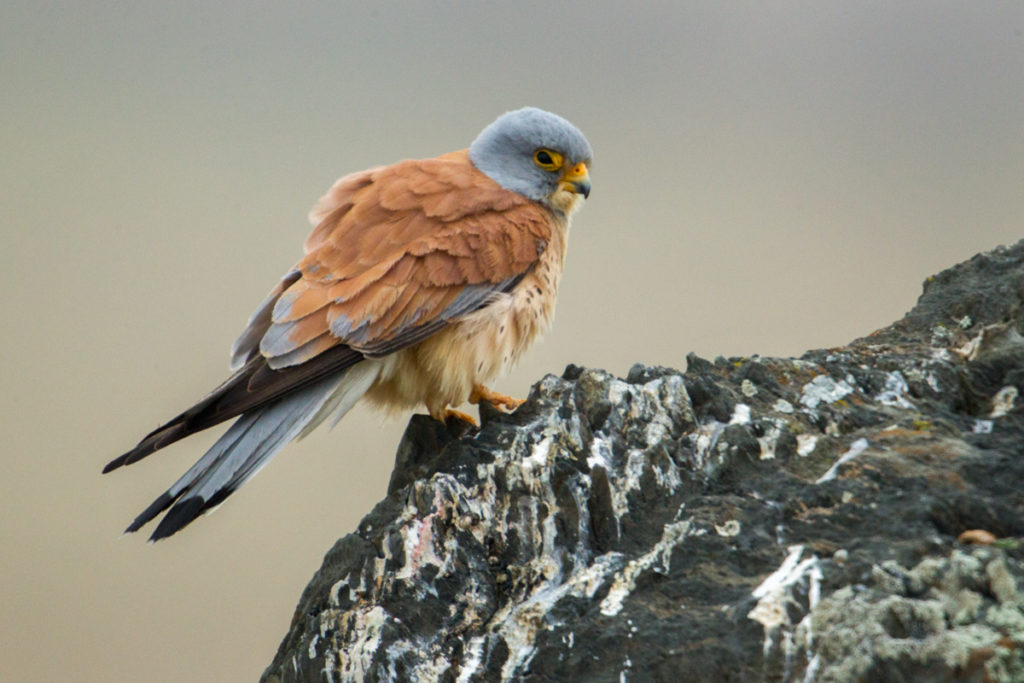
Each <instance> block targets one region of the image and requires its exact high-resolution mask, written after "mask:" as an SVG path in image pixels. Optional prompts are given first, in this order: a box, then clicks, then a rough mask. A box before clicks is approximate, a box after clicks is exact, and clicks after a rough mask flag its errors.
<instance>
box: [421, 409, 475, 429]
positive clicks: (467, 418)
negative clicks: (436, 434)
mask: <svg viewBox="0 0 1024 683" xmlns="http://www.w3.org/2000/svg"><path fill="white" fill-rule="evenodd" d="M430 416H431V417H432V418H434V419H435V420H438V421H440V422H443V423H445V424H447V423H448V419H449V418H452V417H454V418H456V419H458V420H462V421H463V422H468V423H469V424H471V425H473V426H474V427H479V426H480V425H478V424H477V422H476V420H474V419H473V417H472V416H471V415H466V414H465V413H464V412H462V411H461V410H452V409H451V408H445V409H444V410H443V411H442V412H441V413H440V414H436V415H435V414H434V413H433V412H432V413H430Z"/></svg>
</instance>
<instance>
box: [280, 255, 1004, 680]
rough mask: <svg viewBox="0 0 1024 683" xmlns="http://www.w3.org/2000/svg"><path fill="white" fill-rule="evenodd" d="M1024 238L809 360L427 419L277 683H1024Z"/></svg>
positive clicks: (733, 363)
mask: <svg viewBox="0 0 1024 683" xmlns="http://www.w3.org/2000/svg"><path fill="white" fill-rule="evenodd" d="M1022 335H1024V242H1021V243H1018V244H1017V245H1015V246H1013V247H1011V248H1000V249H996V250H994V251H992V252H988V253H986V254H981V255H978V256H976V257H974V258H973V259H971V260H970V261H967V262H965V263H963V264H960V265H958V266H956V267H954V268H951V269H949V270H947V271H944V272H942V273H940V274H939V275H936V276H934V277H931V278H929V279H928V280H927V281H926V282H925V287H924V293H923V294H922V296H921V298H920V299H919V301H918V303H917V305H916V306H915V307H914V309H913V310H911V311H910V312H909V313H908V314H907V315H906V316H905V317H904V318H903V319H902V320H900V321H898V322H896V323H895V324H893V325H892V326H890V327H888V328H885V329H883V330H880V331H878V332H875V333H874V334H872V335H870V336H868V337H865V338H863V339H858V340H856V341H854V342H852V343H851V344H850V345H848V346H845V347H841V348H835V349H827V350H819V351H811V352H809V353H807V354H805V355H804V356H802V357H801V358H798V359H792V358H761V357H752V358H729V359H723V358H719V359H716V360H715V361H713V362H709V361H707V360H704V359H701V358H698V357H696V356H693V355H691V356H689V357H688V359H687V360H688V362H687V369H686V372H680V371H678V370H673V369H670V368H662V367H645V366H641V365H637V366H635V367H633V368H632V370H630V372H629V374H628V375H627V376H626V377H625V378H617V377H614V376H612V375H610V374H608V373H606V372H603V371H601V370H594V369H585V368H580V367H575V366H570V367H569V368H567V369H566V371H565V373H564V374H563V375H562V376H561V377H555V376H547V377H545V378H544V379H543V380H541V381H540V382H539V383H538V384H537V385H535V386H534V388H533V390H532V391H531V393H530V396H529V399H528V401H527V402H526V403H525V404H524V405H523V406H522V407H520V408H519V409H518V410H517V411H516V412H515V413H514V414H511V415H506V414H501V413H498V412H496V411H485V412H484V415H483V424H482V426H481V427H480V428H479V429H472V428H470V427H468V426H467V425H465V424H451V425H449V426H447V427H445V426H443V425H441V424H439V423H437V422H434V421H432V420H430V419H429V418H427V417H424V416H416V417H414V418H412V420H411V421H410V423H409V427H408V429H407V431H406V434H405V437H404V439H403V441H402V443H401V445H400V446H399V449H398V456H397V461H396V464H395V471H394V474H393V476H392V480H391V485H390V487H389V492H388V496H387V498H385V499H384V500H383V501H381V502H380V503H379V504H378V505H377V506H376V508H375V509H374V510H373V511H372V512H371V513H370V514H369V515H367V516H366V518H365V519H364V520H363V521H362V523H361V524H360V525H359V528H358V530H357V531H356V532H355V533H352V534H349V535H348V536H346V537H344V538H342V539H341V540H339V541H338V542H337V544H336V545H335V546H334V547H333V548H332V549H331V550H330V551H329V552H328V553H327V555H326V557H325V558H324V562H323V566H322V567H321V569H320V570H319V571H318V572H317V574H316V575H315V576H314V577H313V579H312V581H311V582H310V584H309V585H308V586H307V588H306V590H305V592H304V593H303V595H302V598H301V600H300V602H299V606H298V608H297V610H296V613H295V617H294V620H293V622H292V625H291V629H290V631H289V633H288V634H287V636H286V637H285V639H284V641H283V643H282V644H281V647H280V649H279V651H278V653H277V656H276V657H275V658H274V660H273V663H272V664H271V665H270V666H269V667H268V669H267V670H266V672H265V673H264V677H263V680H264V681H267V682H270V681H325V680H326V681H346V680H348V681H360V680H412V681H434V680H443V681H476V680H481V681H492V680H507V679H515V680H538V681H539V680H545V681H570V680H579V681H662V680H664V681H679V680H689V681H758V680H766V681H797V680H799V681H810V680H813V681H853V680H864V681H889V680H892V681H912V680H929V681H953V680H964V681H987V680H1003V681H1022V680H1024V546H1022V544H1021V542H1020V541H1019V537H1022V536H1024V408H1022V407H1021V405H1020V401H1019V400H1018V398H1019V393H1020V392H1021V391H1022V390H1024V336H1022Z"/></svg>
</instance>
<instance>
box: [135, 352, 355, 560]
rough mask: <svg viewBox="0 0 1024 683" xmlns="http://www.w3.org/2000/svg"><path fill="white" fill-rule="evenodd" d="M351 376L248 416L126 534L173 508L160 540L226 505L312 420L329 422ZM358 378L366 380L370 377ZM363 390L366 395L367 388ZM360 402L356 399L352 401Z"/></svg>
mask: <svg viewBox="0 0 1024 683" xmlns="http://www.w3.org/2000/svg"><path fill="white" fill-rule="evenodd" d="M348 374H349V373H347V372H346V373H344V374H343V375H342V376H341V377H339V376H338V375H335V376H333V377H328V378H325V379H322V380H320V381H318V382H315V383H313V384H310V385H309V386H307V387H305V388H303V389H300V390H299V391H296V392H294V393H292V394H289V395H288V396H285V397H284V398H282V399H280V400H278V401H275V402H273V403H271V404H269V405H266V406H264V407H261V408H259V409H257V410H254V411H251V412H248V413H245V414H243V415H242V416H241V417H240V418H238V420H237V421H235V423H234V424H233V425H231V427H230V428H229V429H228V431H227V432H225V433H224V434H223V435H222V436H221V437H220V439H218V440H217V442H216V443H215V444H214V445H213V446H212V447H211V448H210V450H208V451H207V452H206V453H205V454H204V455H203V457H201V458H200V459H199V460H198V461H197V462H196V464H194V465H193V466H192V467H190V468H189V470H188V471H187V472H185V474H184V475H182V476H181V478H180V479H178V481H176V482H175V483H174V484H173V485H172V486H171V487H170V488H169V489H167V491H166V492H165V493H163V494H161V495H160V496H159V497H158V498H157V499H156V500H155V501H153V503H152V504H151V505H150V506H149V507H148V508H146V509H145V510H144V511H143V512H142V513H141V514H140V515H139V516H138V517H136V518H135V520H134V521H133V522H132V523H131V525H129V527H128V528H127V529H126V530H125V531H126V532H132V531H137V530H138V529H140V528H142V527H143V526H144V525H145V524H146V523H148V522H149V521H151V520H152V519H154V518H155V517H156V516H157V515H159V514H160V513H161V512H163V511H164V510H167V508H170V510H168V511H167V514H166V515H164V517H163V519H161V520H160V523H159V524H158V525H157V528H156V530H155V531H154V532H153V535H152V536H151V537H150V539H149V540H151V541H157V540H159V539H161V538H167V537H168V536H170V535H172V534H174V533H175V532H177V531H180V530H181V529H182V528H184V527H185V526H187V525H188V524H189V523H191V522H192V521H194V520H195V519H196V518H197V517H199V516H200V515H201V514H203V513H204V512H206V511H207V510H209V509H210V508H213V507H215V506H216V505H218V504H220V503H221V502H222V501H223V500H224V499H225V498H227V497H228V496H230V495H231V494H232V493H234V492H235V491H236V490H237V489H238V488H239V487H240V486H241V485H242V484H244V483H245V482H246V481H247V480H248V479H249V478H250V477H252V476H253V475H254V474H256V473H257V472H258V471H259V470H260V469H261V468H262V467H263V466H264V465H266V464H267V462H269V461H270V459H271V458H272V457H273V456H274V454H275V453H277V451H279V450H280V449H281V448H282V447H284V446H285V444H287V443H288V442H289V441H291V440H292V439H294V438H296V437H297V436H299V434H300V433H302V432H303V430H304V429H305V428H306V427H307V426H309V425H310V423H311V422H312V421H314V420H316V419H317V418H318V417H319V419H323V416H322V414H321V409H322V408H323V407H324V405H325V404H326V403H328V401H330V399H331V398H332V396H333V395H334V394H335V392H336V391H337V390H338V389H339V388H344V387H345V386H346V385H350V384H351V383H350V382H349V377H348ZM355 374H356V375H357V376H361V375H364V374H365V373H355ZM368 385H369V383H368V382H367V383H366V386H368ZM362 391H363V392H365V388H363V389H362ZM360 395H361V393H360ZM355 398H358V396H357V397H355ZM354 402H355V399H353V400H352V401H351V403H354ZM348 407H351V405H349V406H348Z"/></svg>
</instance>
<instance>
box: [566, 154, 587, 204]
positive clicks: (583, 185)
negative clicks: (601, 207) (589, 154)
mask: <svg viewBox="0 0 1024 683" xmlns="http://www.w3.org/2000/svg"><path fill="white" fill-rule="evenodd" d="M558 184H559V187H561V188H562V189H564V190H568V191H569V192H575V193H576V194H581V195H583V198H584V199H586V198H587V197H589V196H590V169H588V168H587V165H586V164H585V163H583V162H580V163H578V164H576V165H575V166H573V167H572V168H568V169H566V171H565V174H564V175H563V176H562V180H561V181H560V182H559V183H558Z"/></svg>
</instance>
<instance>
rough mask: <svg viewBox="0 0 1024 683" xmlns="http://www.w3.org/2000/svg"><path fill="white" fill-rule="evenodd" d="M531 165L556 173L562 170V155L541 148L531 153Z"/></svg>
mask: <svg viewBox="0 0 1024 683" xmlns="http://www.w3.org/2000/svg"><path fill="white" fill-rule="evenodd" d="M533 163H535V164H537V165H538V166H540V167H541V168H543V169H544V170H545V171H557V170H558V169H560V168H562V155H561V154H559V153H558V152H556V151H555V150H553V149H548V148H547V147H541V148H540V149H538V150H537V151H536V152H534V153H533Z"/></svg>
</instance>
